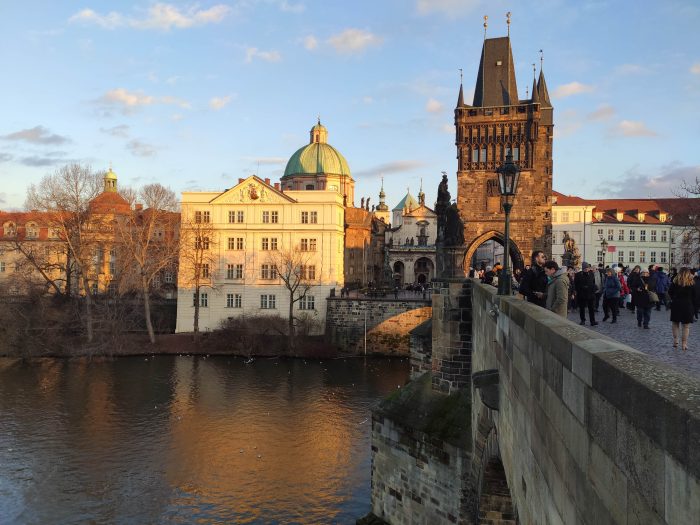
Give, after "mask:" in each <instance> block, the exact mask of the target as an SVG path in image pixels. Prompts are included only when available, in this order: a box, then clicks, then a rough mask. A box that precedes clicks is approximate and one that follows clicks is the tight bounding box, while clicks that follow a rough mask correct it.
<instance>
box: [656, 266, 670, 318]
mask: <svg viewBox="0 0 700 525" xmlns="http://www.w3.org/2000/svg"><path fill="white" fill-rule="evenodd" d="M655 275H656V295H658V296H659V302H658V304H657V305H656V310H657V311H659V310H661V305H662V304H663V305H664V306H665V307H666V310H668V309H669V308H670V307H671V305H670V304H669V303H670V302H671V301H670V300H669V299H670V297H669V295H668V289H669V288H670V286H671V280H670V279H669V278H668V275H666V274H665V273H664V269H663V267H662V266H658V267H657V268H656V273H655Z"/></svg>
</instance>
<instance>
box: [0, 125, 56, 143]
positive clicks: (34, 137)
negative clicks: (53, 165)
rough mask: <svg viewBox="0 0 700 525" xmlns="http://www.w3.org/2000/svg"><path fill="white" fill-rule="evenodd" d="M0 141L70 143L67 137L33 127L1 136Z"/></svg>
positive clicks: (39, 127)
mask: <svg viewBox="0 0 700 525" xmlns="http://www.w3.org/2000/svg"><path fill="white" fill-rule="evenodd" d="M0 139H4V140H17V141H24V142H29V143H30V144H65V143H67V142H70V139H69V138H68V137H64V136H62V135H56V134H53V133H51V132H50V131H49V130H48V129H46V128H45V127H44V126H34V127H33V128H30V129H23V130H22V131H15V132H14V133H10V134H9V135H2V136H0Z"/></svg>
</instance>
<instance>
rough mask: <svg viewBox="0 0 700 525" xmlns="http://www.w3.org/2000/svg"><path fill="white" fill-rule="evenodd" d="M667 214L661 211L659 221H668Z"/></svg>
mask: <svg viewBox="0 0 700 525" xmlns="http://www.w3.org/2000/svg"><path fill="white" fill-rule="evenodd" d="M666 219H667V217H666V214H665V213H664V212H661V213H659V222H666Z"/></svg>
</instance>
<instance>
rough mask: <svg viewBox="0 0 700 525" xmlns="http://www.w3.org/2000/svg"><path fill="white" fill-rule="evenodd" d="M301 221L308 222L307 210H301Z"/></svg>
mask: <svg viewBox="0 0 700 525" xmlns="http://www.w3.org/2000/svg"><path fill="white" fill-rule="evenodd" d="M301 223H302V224H309V212H308V211H302V212H301Z"/></svg>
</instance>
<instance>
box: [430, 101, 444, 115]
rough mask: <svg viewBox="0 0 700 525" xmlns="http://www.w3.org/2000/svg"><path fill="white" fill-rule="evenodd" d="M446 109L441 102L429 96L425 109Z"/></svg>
mask: <svg viewBox="0 0 700 525" xmlns="http://www.w3.org/2000/svg"><path fill="white" fill-rule="evenodd" d="M443 109H445V108H444V106H443V105H442V103H441V102H439V101H437V100H435V99H434V98H429V99H428V102H427V103H426V105H425V110H426V111H427V112H428V113H441V112H442V110H443Z"/></svg>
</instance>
